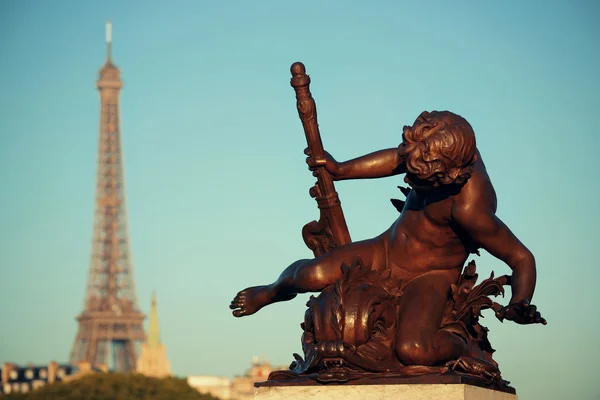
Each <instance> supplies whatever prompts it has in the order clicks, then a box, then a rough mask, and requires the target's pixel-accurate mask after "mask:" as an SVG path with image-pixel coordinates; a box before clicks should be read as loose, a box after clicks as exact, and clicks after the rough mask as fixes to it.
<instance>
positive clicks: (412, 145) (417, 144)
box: [398, 111, 476, 186]
mask: <svg viewBox="0 0 600 400" xmlns="http://www.w3.org/2000/svg"><path fill="white" fill-rule="evenodd" d="M403 139H404V140H403V142H402V144H401V145H400V147H399V148H398V153H399V155H400V157H401V158H402V159H404V162H405V164H406V169H407V171H408V173H410V174H413V175H415V176H416V177H417V178H418V179H419V180H422V181H425V182H428V183H429V184H431V185H433V186H439V185H451V184H459V185H460V184H463V183H465V182H466V181H467V180H468V179H469V178H470V177H471V173H472V172H473V167H474V164H475V160H476V157H475V154H476V142H475V133H474V132H473V128H472V127H471V125H470V124H469V123H468V122H467V120H465V119H464V118H463V117H461V116H460V115H457V114H454V113H451V112H449V111H432V112H427V111H424V112H422V113H421V115H419V117H418V118H417V119H416V120H415V123H414V124H413V126H412V127H409V126H405V127H404V134H403Z"/></svg>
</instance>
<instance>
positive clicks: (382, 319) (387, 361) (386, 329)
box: [292, 258, 401, 372]
mask: <svg viewBox="0 0 600 400" xmlns="http://www.w3.org/2000/svg"><path fill="white" fill-rule="evenodd" d="M399 286H400V282H397V281H394V280H393V279H392V278H391V277H390V271H389V270H387V271H375V270H372V269H371V268H370V267H369V266H364V265H363V264H362V261H361V260H360V259H358V258H357V259H356V260H355V261H354V263H353V264H352V265H351V266H342V277H341V278H340V279H339V281H338V282H337V283H336V284H335V285H332V286H329V287H328V288H326V289H325V290H323V291H322V292H321V294H320V295H319V296H318V297H316V298H315V297H311V299H310V300H309V302H308V304H307V306H308V307H309V308H308V310H307V311H306V314H305V319H304V323H303V325H302V327H303V329H304V334H303V337H302V347H303V350H304V354H305V356H306V359H305V360H302V361H301V362H296V364H295V365H294V368H292V369H295V370H297V372H307V371H309V372H310V371H323V370H328V371H335V370H338V371H372V372H376V371H381V372H384V371H387V370H392V369H394V368H397V367H398V366H400V364H399V361H398V360H397V358H396V357H395V353H394V340H395V332H396V326H397V317H398V300H399V297H400V295H401V293H400V288H399Z"/></svg>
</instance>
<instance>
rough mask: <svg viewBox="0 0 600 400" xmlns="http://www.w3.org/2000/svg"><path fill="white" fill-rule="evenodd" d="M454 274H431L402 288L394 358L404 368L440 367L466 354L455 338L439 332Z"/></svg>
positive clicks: (462, 343)
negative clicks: (409, 366)
mask: <svg viewBox="0 0 600 400" xmlns="http://www.w3.org/2000/svg"><path fill="white" fill-rule="evenodd" d="M456 279H457V274H456V271H432V272H428V273H426V274H424V275H421V276H419V277H417V278H415V279H413V280H412V281H410V282H409V283H407V285H406V286H405V287H404V288H403V294H402V298H401V300H400V312H399V314H398V333H397V336H396V354H397V356H398V358H399V359H400V361H401V362H402V363H403V364H404V365H427V366H433V365H443V364H445V363H446V362H447V361H450V360H454V359H457V358H458V357H460V356H461V355H463V354H464V352H465V351H466V344H465V342H464V341H463V340H462V339H460V338H459V337H458V336H456V335H453V334H452V333H450V332H447V331H445V330H440V329H439V328H440V324H441V321H442V316H443V312H444V306H445V304H446V301H447V299H448V291H449V289H450V285H451V284H453V283H455V282H456Z"/></svg>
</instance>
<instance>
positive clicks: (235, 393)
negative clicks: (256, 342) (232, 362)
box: [187, 358, 288, 400]
mask: <svg viewBox="0 0 600 400" xmlns="http://www.w3.org/2000/svg"><path fill="white" fill-rule="evenodd" d="M282 369H284V370H286V369H288V368H287V367H276V368H274V367H273V366H271V364H270V363H269V362H266V361H263V362H261V361H259V360H258V358H254V360H252V366H251V367H250V368H249V369H247V370H246V372H245V373H244V375H242V376H236V377H235V378H233V379H229V378H224V377H219V376H189V377H188V379H187V382H188V385H190V386H191V387H193V388H194V389H196V390H198V391H199V392H201V393H208V394H211V395H213V396H215V397H218V398H220V399H221V400H251V399H254V384H255V383H256V382H263V381H266V380H267V379H268V378H269V374H270V373H271V372H272V371H276V370H282Z"/></svg>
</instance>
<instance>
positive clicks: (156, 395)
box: [2, 373, 218, 400]
mask: <svg viewBox="0 0 600 400" xmlns="http://www.w3.org/2000/svg"><path fill="white" fill-rule="evenodd" d="M4 399H6V400H9V399H10V400H59V399H60V400H171V399H177V400H218V399H217V398H216V397H213V396H211V395H208V394H202V393H199V392H198V391H197V390H196V389H194V388H192V387H190V386H189V385H188V384H187V382H186V380H185V379H179V378H163V379H158V378H149V377H146V376H143V375H139V374H120V373H106V374H104V373H95V374H90V375H86V376H84V377H82V378H80V379H76V380H73V381H71V382H58V383H53V384H51V385H47V386H44V387H42V388H40V389H38V390H35V391H33V392H29V393H25V394H9V395H6V396H5V397H2V400H4Z"/></svg>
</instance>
